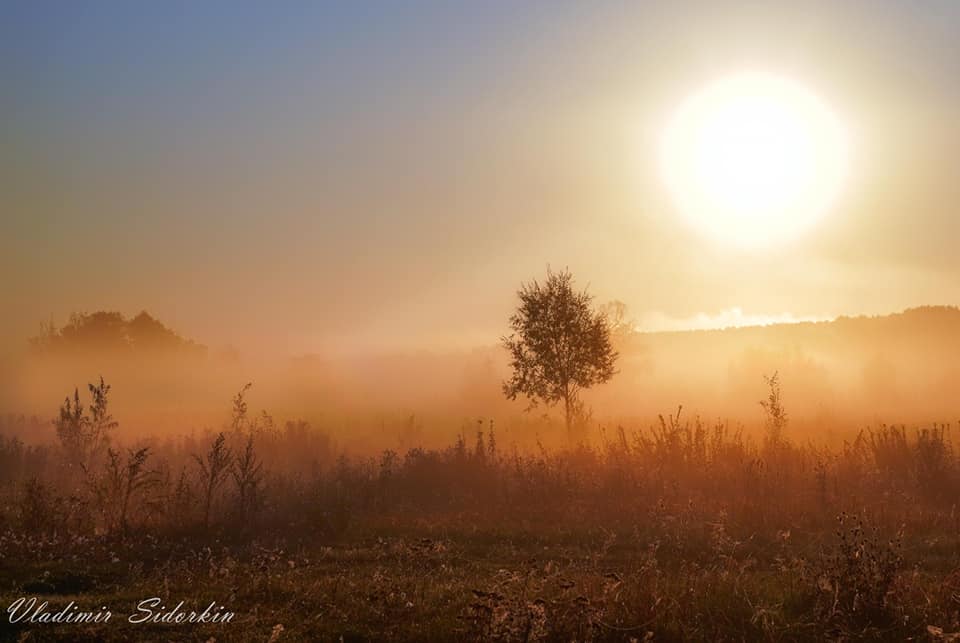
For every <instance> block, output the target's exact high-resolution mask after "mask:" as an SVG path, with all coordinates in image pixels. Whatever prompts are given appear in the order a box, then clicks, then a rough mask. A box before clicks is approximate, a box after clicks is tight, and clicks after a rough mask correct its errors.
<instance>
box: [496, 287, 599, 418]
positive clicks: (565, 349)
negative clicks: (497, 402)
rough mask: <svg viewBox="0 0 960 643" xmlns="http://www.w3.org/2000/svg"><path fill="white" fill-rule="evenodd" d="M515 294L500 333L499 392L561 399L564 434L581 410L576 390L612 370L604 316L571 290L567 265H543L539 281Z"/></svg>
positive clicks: (588, 299)
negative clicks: (506, 327)
mask: <svg viewBox="0 0 960 643" xmlns="http://www.w3.org/2000/svg"><path fill="white" fill-rule="evenodd" d="M517 294H518V296H519V297H520V305H519V307H518V308H517V312H516V313H514V314H513V315H512V316H511V317H510V328H511V330H512V331H513V332H512V333H511V334H510V335H509V336H506V337H503V338H502V342H503V346H504V347H505V348H506V349H507V350H508V351H509V352H510V357H511V360H510V366H511V369H512V371H513V375H512V377H511V378H510V379H509V380H508V381H506V382H504V383H503V393H504V395H506V396H507V398H509V399H511V400H513V399H516V398H517V396H519V395H523V396H525V397H526V398H528V399H529V400H530V402H531V406H535V405H536V404H537V403H539V402H542V403H544V404H547V405H548V406H552V405H554V404H557V403H558V402H561V401H562V402H563V404H564V420H565V422H566V426H567V432H568V434H569V433H570V432H571V430H572V427H573V421H574V418H575V417H577V416H578V415H579V414H580V413H581V411H582V404H581V402H580V392H581V391H582V390H583V389H587V388H590V387H591V386H593V385H595V384H600V383H603V382H606V381H608V380H609V379H610V378H611V377H613V376H614V375H615V374H616V369H615V368H614V366H615V363H616V360H617V352H616V351H615V350H614V349H613V345H612V343H611V341H610V327H609V324H608V322H607V317H606V315H605V314H604V313H602V312H597V311H595V310H594V309H593V306H592V302H593V298H592V297H591V296H590V295H589V294H587V292H586V291H583V292H576V291H574V289H573V275H571V274H570V272H569V271H567V270H564V271H563V272H560V273H554V272H551V271H549V270H548V271H547V279H546V281H545V282H544V283H543V284H541V283H539V282H537V281H533V282H531V283H529V284H523V285H522V286H521V287H520V290H519V291H518V293H517Z"/></svg>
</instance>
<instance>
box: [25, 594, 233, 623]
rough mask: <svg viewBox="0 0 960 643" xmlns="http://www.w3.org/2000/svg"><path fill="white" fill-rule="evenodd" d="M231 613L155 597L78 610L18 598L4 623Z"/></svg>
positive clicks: (186, 619)
mask: <svg viewBox="0 0 960 643" xmlns="http://www.w3.org/2000/svg"><path fill="white" fill-rule="evenodd" d="M234 616H235V614H234V613H233V612H231V611H230V610H228V609H227V608H226V607H225V606H223V605H220V604H218V603H217V602H212V603H210V604H209V605H207V606H205V607H203V609H197V607H196V606H195V607H191V606H188V605H187V604H186V601H169V600H168V601H165V600H163V599H161V598H158V597H155V596H154V597H151V598H145V599H143V600H142V601H140V602H138V603H137V604H136V605H133V606H132V607H131V608H130V609H126V610H114V609H112V608H110V607H107V606H106V605H101V606H99V607H95V608H89V607H82V606H80V605H78V604H77V603H76V602H75V601H70V602H69V603H67V604H66V605H63V606H58V605H51V604H50V603H49V601H45V600H41V599H38V598H37V597H35V596H31V597H26V596H21V597H20V598H17V599H16V600H14V601H13V602H12V603H10V604H9V605H8V606H7V620H8V621H9V622H10V623H19V624H21V625H31V624H37V625H40V624H50V625H57V624H71V623H73V624H80V625H83V624H91V623H110V622H113V621H116V620H125V621H127V622H128V623H133V624H135V625H138V624H167V625H182V624H188V623H229V622H231V621H232V620H233V618H234Z"/></svg>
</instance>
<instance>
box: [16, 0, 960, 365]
mask: <svg viewBox="0 0 960 643" xmlns="http://www.w3.org/2000/svg"><path fill="white" fill-rule="evenodd" d="M958 34H960V3H957V2H954V1H952V0H942V1H932V0H925V1H924V2H907V1H902V2H893V1H889V0H888V1H880V0H870V1H867V0H863V1H843V2H841V1H837V0H831V1H830V2H816V1H806V2H790V3H782V4H780V5H778V3H775V2H727V3H724V2H717V1H716V0H711V1H710V2H622V3H617V2H589V3H588V2H558V1H556V0H552V1H550V2H542V3H527V4H523V3H520V2H517V1H515V0H511V1H509V2H492V1H487V2H471V3H454V2H447V1H444V2H409V1H407V2H387V3H348V2H343V3H339V4H334V3H326V2H304V3H289V2H277V3H256V4H254V3H250V4H245V3H238V2H229V3H228V2H212V1H208V2H183V3H179V2H162V3H160V2H157V3H146V2H116V3H103V2H75V3H71V2H39V1H31V2H19V3H14V2H0V74H2V87H3V89H2V91H0V143H2V146H0V208H2V209H0V213H2V214H0V217H2V219H0V240H2V253H0V275H2V278H0V301H2V302H3V315H2V316H0V335H2V336H3V337H4V338H5V339H4V340H3V342H4V345H8V344H9V342H12V341H19V340H20V339H21V338H23V337H25V336H26V335H28V334H31V333H33V332H35V331H36V330H37V328H38V324H39V322H40V321H43V320H46V319H49V318H50V316H51V315H52V316H53V317H54V319H55V320H57V321H63V320H64V319H65V318H66V316H67V315H68V314H69V313H70V312H71V311H91V312H92V311H94V310H98V309H110V310H120V311H122V312H125V313H128V314H132V313H136V312H138V311H139V310H141V309H147V310H149V311H151V312H153V313H155V314H156V315H157V316H159V317H160V318H161V319H163V320H164V321H166V322H168V323H170V324H171V325H173V326H174V327H175V328H177V329H178V330H180V331H181V332H183V333H184V334H187V335H189V336H191V337H195V338H197V339H199V340H201V341H204V342H206V343H209V344H211V345H215V346H216V345H219V344H224V343H233V344H237V345H251V344H259V345H262V346H269V347H271V348H282V349H284V350H289V351H291V352H301V351H325V350H332V349H334V348H341V349H342V348H343V347H347V346H355V345H358V344H373V345H389V346H397V345H401V346H423V347H435V346H440V345H449V344H458V345H465V344H474V343H491V342H493V341H496V338H497V337H498V336H499V335H500V334H501V333H502V332H503V330H504V328H505V325H506V317H507V315H508V314H509V310H510V307H511V305H512V303H513V297H514V291H515V289H516V287H517V286H518V284H519V282H520V281H522V280H526V279H529V278H532V277H536V276H539V275H541V274H542V273H543V272H544V271H545V268H546V266H547V265H548V264H550V265H552V266H554V267H563V266H569V267H570V268H571V269H572V270H573V272H574V273H575V275H577V277H578V279H579V282H580V283H581V284H587V283H589V284H590V288H591V290H592V291H593V292H594V293H595V294H596V295H597V296H598V298H599V299H601V300H606V299H612V298H618V299H621V300H623V301H624V302H626V303H627V304H628V306H629V307H630V309H631V311H632V313H633V315H634V316H635V317H636V318H637V319H639V320H641V321H645V320H646V321H647V323H649V324H651V325H670V324H671V323H678V324H681V325H682V324H683V323H684V320H688V319H689V320H698V321H696V325H700V326H702V325H703V320H704V318H707V319H710V318H713V317H717V318H718V319H729V317H730V311H732V310H734V309H739V310H740V311H742V313H737V314H741V315H744V316H747V317H750V316H759V317H763V316H767V315H769V316H773V317H776V318H778V319H779V318H783V316H784V315H792V316H794V317H798V318H802V317H829V316H833V315H837V314H850V313H860V312H865V313H878V312H886V311H892V310H898V309H902V308H904V307H906V306H910V305H915V304H922V303H931V304H932V303H957V302H958V300H960V251H958V248H957V239H960V234H958V233H960V222H958V219H957V204H958V203H960V176H958V174H957V173H958V168H960V119H958V118H957V114H958V113H960V36H958ZM745 69H750V70H764V71H769V72H773V73H776V74H783V75H786V76H789V77H791V78H794V79H796V80H798V81H800V82H802V83H804V84H805V85H806V86H807V87H809V88H811V89H812V90H813V91H814V92H816V93H817V94H818V95H819V96H820V97H821V98H822V99H823V100H824V101H826V102H827V103H828V104H829V105H830V106H831V107H832V109H833V110H834V111H835V112H836V114H837V115H838V116H839V117H840V118H841V119H842V120H843V122H844V123H845V124H846V126H847V127H848V128H849V131H850V133H851V137H852V140H853V146H854V161H853V164H852V167H851V172H852V173H851V178H850V181H849V183H848V184H847V186H846V187H845V188H844V191H843V195H842V197H841V199H840V201H839V202H838V203H837V204H836V207H835V208H834V209H833V210H832V211H831V212H830V213H829V214H828V215H827V216H826V218H825V219H824V220H823V221H822V222H821V223H820V225H818V226H817V227H816V228H815V229H814V230H812V231H811V232H810V233H809V234H807V235H805V236H804V237H802V238H800V239H797V240H796V241H794V242H793V243H791V244H790V245H788V246H787V247H777V248H775V249H767V250H760V251H752V252H745V251H742V250H734V249H731V248H729V247H723V246H721V245H718V244H717V243H715V242H714V241H712V240H710V239H708V238H706V237H703V236H702V235H700V234H698V232H697V231H696V230H693V229H691V228H690V227H689V226H688V225H687V224H685V223H684V221H683V220H682V219H681V218H680V217H678V216H677V214H676V213H675V212H674V208H673V206H672V204H671V202H670V199H669V198H668V197H667V195H666V194H665V190H664V188H663V186H662V184H661V181H660V179H659V177H658V174H657V169H656V163H657V161H656V141H657V140H658V137H659V135H660V132H661V131H662V129H663V126H664V123H665V122H666V121H667V119H668V118H669V116H670V114H671V110H672V109H673V108H675V106H676V105H677V104H678V103H679V102H680V101H681V100H682V99H683V98H684V97H685V96H686V95H688V94H689V93H690V92H692V91H695V90H696V89H697V88H698V87H700V86H702V85H704V84H705V83H707V82H708V81H710V80H711V79H713V78H715V77H717V76H722V75H724V74H729V73H732V72H737V71H740V70H745ZM670 320H674V322H671V321H670Z"/></svg>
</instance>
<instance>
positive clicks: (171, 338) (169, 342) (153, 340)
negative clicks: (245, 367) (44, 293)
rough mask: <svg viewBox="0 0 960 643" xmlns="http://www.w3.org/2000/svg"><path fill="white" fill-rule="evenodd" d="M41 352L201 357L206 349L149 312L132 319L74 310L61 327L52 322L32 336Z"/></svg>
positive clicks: (32, 342)
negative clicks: (134, 353) (135, 353)
mask: <svg viewBox="0 0 960 643" xmlns="http://www.w3.org/2000/svg"><path fill="white" fill-rule="evenodd" d="M29 341H30V345H31V347H32V348H33V349H34V350H35V351H37V352H39V353H48V354H55V355H62V354H70V353H77V352H86V351H98V352H121V353H122V352H148V351H149V352H164V353H178V354H185V355H195V356H202V355H205V354H206V351H207V348H206V346H203V345H202V344H197V343H196V342H194V341H192V340H189V339H186V338H184V337H181V336H180V335H179V334H177V333H176V332H175V331H173V330H171V329H170V328H168V327H167V326H165V325H164V324H163V323H161V322H160V321H159V320H157V319H156V318H154V317H152V316H151V315H150V314H149V313H147V312H146V311H143V312H141V313H140V314H138V315H137V316H135V317H132V318H130V319H127V318H125V317H124V316H123V315H122V314H121V313H118V312H106V311H99V312H95V313H89V314H88V313H74V314H72V315H71V316H70V320H69V321H68V322H67V323H66V325H64V326H63V327H61V328H57V327H56V326H55V325H54V324H53V323H52V322H51V323H50V324H43V325H41V332H40V334H39V335H37V336H36V337H31V338H30V340H29Z"/></svg>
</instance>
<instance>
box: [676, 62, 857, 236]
mask: <svg viewBox="0 0 960 643" xmlns="http://www.w3.org/2000/svg"><path fill="white" fill-rule="evenodd" d="M660 153H661V164H662V171H663V176H664V180H665V182H666V185H667V187H668V188H669V191H670V193H671V195H672V197H673V198H674V200H675V201H676V204H677V206H678V209H679V210H680V212H681V213H682V214H683V215H684V216H685V217H686V218H687V219H688V220H689V221H690V222H691V223H692V224H693V225H694V227H696V228H697V229H698V230H700V231H702V232H705V233H708V234H710V235H712V236H714V237H716V238H719V239H721V240H723V241H726V242H729V243H732V244H734V245H738V246H750V247H757V246H761V247H762V246H770V245H774V244H777V243H780V242H784V241H788V240H790V239H794V238H796V237H798V236H799V235H801V234H802V233H803V232H804V231H806V230H808V229H809V228H810V227H811V226H812V225H813V224H815V223H816V222H817V221H818V220H820V218H821V217H822V216H823V215H824V213H826V212H827V211H828V209H829V208H830V206H831V205H832V204H833V203H834V201H835V200H836V198H837V195H838V194H839V192H840V189H841V187H842V186H843V183H844V179H845V178H846V175H847V170H848V164H849V144H848V136H847V133H846V131H845V129H844V127H843V126H842V124H841V122H840V120H839V119H838V118H837V117H836V116H835V115H834V114H833V112H832V111H831V110H830V109H829V108H828V107H827V105H826V104H824V103H823V101H821V100H820V99H819V98H818V97H817V96H816V95H815V94H814V93H813V92H811V91H810V90H808V89H807V88H806V87H804V86H803V85H801V84H800V83H797V82H795V81H792V80H790V79H787V78H784V77H780V76H776V75H772V74H765V73H755V72H751V73H741V74H736V75H733V76H728V77H725V78H722V79H720V80H717V81H715V82H713V83H711V84H710V85H708V86H707V87H705V88H704V89H702V90H701V91H700V92H698V93H696V94H694V95H693V96H690V97H689V98H688V99H686V100H685V101H684V102H683V103H682V104H681V105H680V106H679V108H678V109H677V110H676V112H675V113H674V114H673V116H672V118H671V119H670V121H669V123H668V125H667V127H666V129H665V131H664V133H663V138H662V144H661V150H660Z"/></svg>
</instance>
